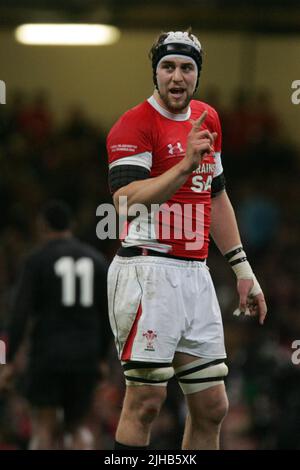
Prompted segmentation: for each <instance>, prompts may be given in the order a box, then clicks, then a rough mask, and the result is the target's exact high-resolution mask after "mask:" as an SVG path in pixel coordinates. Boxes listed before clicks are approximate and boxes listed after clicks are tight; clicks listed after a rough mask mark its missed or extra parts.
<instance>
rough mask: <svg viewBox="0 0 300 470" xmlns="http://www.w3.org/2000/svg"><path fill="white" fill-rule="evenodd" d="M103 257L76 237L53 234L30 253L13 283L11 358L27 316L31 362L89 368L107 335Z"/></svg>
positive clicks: (102, 350) (105, 344)
mask: <svg viewBox="0 0 300 470" xmlns="http://www.w3.org/2000/svg"><path fill="white" fill-rule="evenodd" d="M106 276H107V263H106V261H105V259H104V257H103V256H102V255H101V254H99V253H98V252H97V251H96V250H94V249H93V248H91V247H90V246H88V245H86V244H84V243H81V242H80V241H79V240H77V239H76V238H66V239H55V240H51V241H49V242H48V243H46V244H45V245H44V246H42V247H41V248H40V249H38V250H37V251H35V252H34V253H33V254H31V255H30V256H29V257H28V259H27V260H26V262H25V265H24V269H23V272H22V275H21V278H20V281H19V284H18V287H17V291H16V297H15V301H14V305H13V311H12V318H11V324H10V328H9V348H8V360H9V361H10V360H12V358H13V357H14V355H15V353H16V351H17V349H18V348H19V346H20V343H21V341H22V339H23V337H24V332H25V330H26V325H27V324H28V323H29V322H28V320H29V319H30V320H31V321H30V329H31V336H30V364H31V366H33V367H43V368H50V369H68V370H70V369H73V370H75V369H76V370H78V369H92V368H94V367H95V366H96V364H97V363H98V361H99V359H101V358H102V357H104V355H105V353H106V350H107V347H108V343H109V340H110V335H111V333H110V328H109V321H108V313H107V293H106Z"/></svg>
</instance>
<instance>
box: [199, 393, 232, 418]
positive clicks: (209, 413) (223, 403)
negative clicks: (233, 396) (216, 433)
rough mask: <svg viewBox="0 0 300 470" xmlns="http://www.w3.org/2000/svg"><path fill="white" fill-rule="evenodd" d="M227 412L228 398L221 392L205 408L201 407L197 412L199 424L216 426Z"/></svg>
mask: <svg viewBox="0 0 300 470" xmlns="http://www.w3.org/2000/svg"><path fill="white" fill-rule="evenodd" d="M227 412H228V399H227V396H226V394H225V393H224V394H222V395H221V396H219V397H218V398H216V399H214V400H212V402H211V403H209V404H207V405H206V407H205V408H203V409H201V412H200V413H199V414H198V417H197V418H198V420H199V424H200V425H201V426H205V425H209V426H218V425H220V424H221V423H222V421H223V419H224V418H225V416H226V414H227Z"/></svg>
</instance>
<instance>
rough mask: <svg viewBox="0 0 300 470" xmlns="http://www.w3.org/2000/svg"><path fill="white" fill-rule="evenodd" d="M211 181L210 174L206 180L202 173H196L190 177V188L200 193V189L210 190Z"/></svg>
mask: <svg viewBox="0 0 300 470" xmlns="http://www.w3.org/2000/svg"><path fill="white" fill-rule="evenodd" d="M211 183H212V176H211V175H209V176H208V177H207V178H206V180H204V179H203V176H202V175H196V176H193V178H192V186H191V190H192V191H194V192H195V193H201V192H202V191H210V190H211Z"/></svg>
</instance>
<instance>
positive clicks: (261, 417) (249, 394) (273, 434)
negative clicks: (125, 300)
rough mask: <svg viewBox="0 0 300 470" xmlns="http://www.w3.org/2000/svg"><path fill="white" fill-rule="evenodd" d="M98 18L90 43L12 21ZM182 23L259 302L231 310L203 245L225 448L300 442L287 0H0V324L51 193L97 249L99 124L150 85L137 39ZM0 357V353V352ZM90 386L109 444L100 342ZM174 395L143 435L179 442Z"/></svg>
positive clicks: (111, 398)
mask: <svg viewBox="0 0 300 470" xmlns="http://www.w3.org/2000/svg"><path fill="white" fill-rule="evenodd" d="M37 22H53V23H55V22H73V23H76V22H85V23H105V24H111V25H114V26H116V27H118V28H119V30H120V33H121V35H120V39H119V41H118V42H116V43H114V44H111V45H104V46H85V47H83V46H72V47H67V46H32V45H29V46H28V45H24V44H20V43H18V42H17V41H16V39H15V37H14V28H15V27H16V26H18V25H20V24H23V23H37ZM189 26H192V27H193V31H194V32H195V33H196V34H197V35H198V37H199V38H200V41H201V43H202V46H203V49H204V54H205V55H204V66H203V72H202V75H201V79H200V86H199V89H198V92H197V98H198V99H200V100H202V101H207V102H208V103H209V104H211V105H212V106H214V107H215V108H216V109H217V111H218V112H219V115H220V118H221V123H222V128H223V166H224V171H225V176H226V179H227V191H228V193H229V196H230V197H231V199H232V202H233V204H234V207H235V209H236V213H237V217H238V221H239V225H240V229H241V233H242V236H243V240H244V246H245V249H246V252H247V253H248V257H249V259H250V261H251V264H252V266H253V269H254V271H255V273H256V275H257V277H258V279H259V281H260V283H261V285H262V287H263V289H264V292H265V296H266V299H267V303H268V306H269V316H268V319H267V321H266V324H265V326H264V327H263V328H262V327H260V326H258V324H257V321H256V320H254V319H248V318H235V317H233V316H232V312H233V310H234V309H235V308H236V306H237V296H236V292H235V285H234V277H233V274H232V272H231V270H230V268H229V266H228V265H227V264H226V262H224V260H223V258H222V256H221V255H220V254H219V253H218V252H217V250H216V249H215V248H214V247H213V246H212V249H211V252H210V257H209V262H208V264H209V266H210V268H211V273H212V276H213V279H214V282H215V286H216V289H217V293H218V297H219V301H220V304H221V308H222V312H223V318H224V327H225V337H226V345H227V352H228V366H229V370H230V374H229V376H228V379H227V381H226V383H227V390H228V394H229V399H230V411H229V414H228V416H227V418H226V420H225V422H224V425H223V432H222V448H224V449H292V448H294V449H300V366H299V365H297V364H294V363H293V362H292V354H293V352H294V350H293V349H292V343H293V341H295V340H297V339H298V340H300V313H299V307H300V296H299V288H298V285H299V256H298V240H299V235H300V215H299V214H300V213H299V202H300V201H299V196H300V190H299V167H300V132H299V131H298V128H299V117H300V105H298V106H297V105H296V104H293V103H292V99H291V96H292V93H293V91H294V90H293V89H292V82H293V81H294V80H297V79H298V80H300V59H299V58H300V33H299V31H300V4H299V2H298V1H296V0H285V1H284V2H283V1H279V0H273V1H268V0H260V1H258V0H244V1H242V0H240V1H234V0H226V1H225V0H210V1H208V0H186V1H185V2H182V1H177V0H173V1H168V0H164V2H161V1H159V0H151V1H146V0H144V1H137V0H102V1H101V0H60V1H56V0H40V1H35V0H27V1H25V0H10V1H9V2H3V1H2V0H0V80H3V81H4V82H5V83H6V104H0V214H1V217H0V331H2V337H3V338H5V327H6V325H7V322H8V321H9V312H10V303H11V299H12V296H13V292H14V286H15V282H16V279H17V275H18V273H19V271H20V266H21V264H22V261H23V259H24V256H26V255H27V254H28V253H30V251H31V250H32V248H33V247H35V246H36V243H37V234H36V226H35V215H36V212H37V210H38V209H39V208H40V206H41V204H42V203H43V202H44V201H46V200H48V199H49V198H50V197H51V198H52V197H55V198H62V199H64V200H65V201H67V202H68V203H69V204H70V205H71V206H72V208H73V211H74V214H75V217H76V220H77V224H76V229H75V233H76V235H77V236H78V237H79V238H80V239H82V240H84V241H87V242H89V243H91V244H92V245H94V246H95V247H96V248H98V249H99V250H100V251H101V252H103V253H104V254H105V255H106V257H107V258H108V259H109V260H111V259H112V257H113V256H114V253H115V251H116V249H117V247H118V242H117V241H115V240H105V241H100V240H98V239H97V238H96V231H95V230H96V224H97V218H96V208H97V206H98V205H99V204H101V203H103V202H111V197H110V194H109V191H108V186H107V157H106V151H105V138H106V134H107V132H108V130H109V128H110V127H111V125H112V124H113V123H114V122H115V121H116V120H117V119H118V117H119V116H120V115H121V114H122V113H123V112H125V111H126V110H127V109H128V108H130V107H133V106H135V105H136V104H138V103H139V102H141V101H143V100H144V99H146V98H147V97H149V96H150V95H151V94H152V90H153V84H152V72H151V64H150V61H149V59H148V56H147V54H148V51H149V49H150V47H151V45H152V43H153V41H154V39H155V37H156V36H157V35H158V34H159V33H160V32H161V31H164V30H167V31H168V30H178V29H181V28H184V29H186V28H187V27H189ZM25 364H26V354H23V355H21V357H20V359H19V369H20V372H21V374H20V378H19V380H18V381H17V383H16V387H15V389H14V390H12V391H11V392H10V393H9V394H6V395H3V396H1V397H0V449H20V448H26V446H27V443H28V440H29V438H30V433H31V421H30V415H29V409H28V404H27V402H26V400H25V398H24V395H23V393H22V387H23V383H22V370H24V368H25ZM0 367H3V366H0ZM109 370H110V373H109V374H108V377H107V378H106V379H105V380H103V381H102V382H101V384H99V387H98V388H97V391H96V393H95V398H94V404H93V409H92V411H91V416H90V426H91V427H92V428H93V429H94V430H95V432H96V433H97V436H98V447H99V448H102V449H110V448H112V443H113V439H114V431H115V428H116V425H117V421H118V417H119V413H120V409H121V405H122V397H123V392H124V385H123V376H122V373H121V371H120V367H119V364H118V361H117V359H116V355H115V351H114V346H113V345H112V346H111V351H110V353H109ZM184 416H185V407H184V403H183V400H182V397H181V394H180V392H179V390H178V388H177V385H176V383H175V382H173V381H171V383H170V384H169V397H168V400H167V402H166V404H165V406H164V409H163V411H162V413H161V415H160V417H159V418H158V420H157V422H156V425H155V428H154V432H153V439H152V447H153V448H157V449H158V448H161V449H172V448H173V449H174V448H176V447H177V448H179V446H180V440H181V435H182V429H183V424H184Z"/></svg>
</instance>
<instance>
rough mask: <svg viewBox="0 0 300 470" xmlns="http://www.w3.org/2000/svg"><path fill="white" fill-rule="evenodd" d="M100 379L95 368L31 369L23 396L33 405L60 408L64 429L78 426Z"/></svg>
mask: <svg viewBox="0 0 300 470" xmlns="http://www.w3.org/2000/svg"><path fill="white" fill-rule="evenodd" d="M98 380H99V376H98V374H97V372H96V371H76V372H75V371H70V372H68V371H57V370H56V371H55V370H47V369H35V370H34V369H32V368H31V370H30V371H29V372H28V375H27V387H26V392H27V393H26V395H27V398H28V400H29V402H30V404H31V405H32V407H33V408H60V409H62V410H63V411H64V422H65V426H66V428H68V429H69V430H72V429H73V428H75V427H76V426H77V425H79V424H80V423H81V422H82V420H83V419H84V418H85V416H86V415H87V414H88V412H89V410H90V406H91V403H92V399H93V393H94V391H95V387H96V385H97V382H98Z"/></svg>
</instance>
